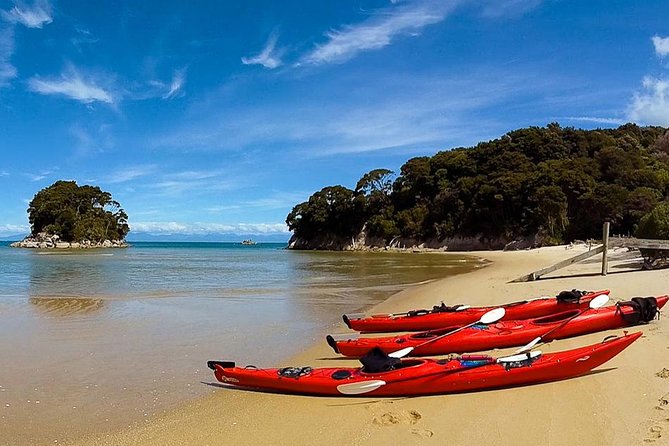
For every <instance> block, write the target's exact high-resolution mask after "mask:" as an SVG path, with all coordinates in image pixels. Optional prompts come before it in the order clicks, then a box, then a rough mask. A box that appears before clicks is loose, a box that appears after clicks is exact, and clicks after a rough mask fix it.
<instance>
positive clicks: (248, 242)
mask: <svg viewBox="0 0 669 446" xmlns="http://www.w3.org/2000/svg"><path fill="white" fill-rule="evenodd" d="M242 245H257V243H256V242H254V241H253V240H251V239H248V240H242Z"/></svg>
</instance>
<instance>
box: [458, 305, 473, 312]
mask: <svg viewBox="0 0 669 446" xmlns="http://www.w3.org/2000/svg"><path fill="white" fill-rule="evenodd" d="M471 307H472V306H471V305H460V306H459V307H457V308H456V309H455V311H465V310H468V309H470V308H471Z"/></svg>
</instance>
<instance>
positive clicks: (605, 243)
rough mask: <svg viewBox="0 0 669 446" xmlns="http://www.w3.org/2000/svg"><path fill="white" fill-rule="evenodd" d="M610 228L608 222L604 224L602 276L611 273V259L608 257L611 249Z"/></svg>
mask: <svg viewBox="0 0 669 446" xmlns="http://www.w3.org/2000/svg"><path fill="white" fill-rule="evenodd" d="M609 226H610V223H609V222H608V221H605V222H604V228H603V229H602V246H603V247H604V251H602V276H606V273H608V271H609V258H608V256H607V254H608V249H609Z"/></svg>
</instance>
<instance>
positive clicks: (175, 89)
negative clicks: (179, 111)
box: [163, 68, 186, 99]
mask: <svg viewBox="0 0 669 446" xmlns="http://www.w3.org/2000/svg"><path fill="white" fill-rule="evenodd" d="M185 81H186V68H182V69H180V70H175V71H174V75H173V76H172V82H171V83H170V89H169V91H168V92H167V93H165V94H164V95H163V99H172V98H173V97H176V96H177V95H178V94H179V93H180V92H181V88H182V87H183V85H184V83H185Z"/></svg>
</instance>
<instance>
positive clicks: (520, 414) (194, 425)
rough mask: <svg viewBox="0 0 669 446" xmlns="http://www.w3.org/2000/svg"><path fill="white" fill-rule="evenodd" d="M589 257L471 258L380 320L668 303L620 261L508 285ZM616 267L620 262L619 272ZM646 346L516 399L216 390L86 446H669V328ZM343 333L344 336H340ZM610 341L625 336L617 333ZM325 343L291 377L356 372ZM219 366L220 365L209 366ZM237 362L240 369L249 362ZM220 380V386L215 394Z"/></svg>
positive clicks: (659, 283)
mask: <svg viewBox="0 0 669 446" xmlns="http://www.w3.org/2000/svg"><path fill="white" fill-rule="evenodd" d="M583 249H584V248H580V247H577V248H574V249H570V250H566V249H565V248H564V247H555V248H542V249H539V250H533V251H520V252H507V253H502V252H481V253H474V254H476V255H480V256H481V257H485V258H487V259H490V260H492V261H493V263H492V264H491V265H489V266H487V267H485V268H481V269H479V270H476V271H474V272H471V273H467V274H463V275H459V276H454V277H449V278H447V279H444V280H440V281H436V282H433V283H430V284H426V285H423V286H420V287H417V288H411V289H408V290H405V291H403V292H400V293H398V294H396V295H394V296H392V297H391V298H389V299H388V300H386V301H385V302H383V303H381V304H380V305H378V306H377V307H375V308H374V311H376V312H384V311H402V310H406V309H410V308H428V307H431V306H432V305H434V304H437V303H439V302H440V301H441V300H445V301H446V302H447V303H448V304H455V303H469V304H475V305H479V304H495V303H504V302H509V301H513V300H517V299H520V298H525V297H532V296H539V295H555V294H556V293H557V292H559V291H561V290H566V289H572V288H578V289H588V290H595V289H605V288H608V289H611V290H612V291H613V292H612V297H613V298H614V299H616V300H618V299H629V298H630V297H633V296H649V295H660V294H666V293H669V270H659V271H636V270H635V271H631V270H630V266H629V265H628V263H629V262H627V261H623V260H620V258H621V257H624V254H623V253H617V254H614V255H613V257H614V260H613V261H612V262H611V264H610V271H611V273H610V274H609V275H608V276H606V277H602V276H599V275H597V272H598V271H599V270H600V268H601V267H600V264H599V263H597V261H596V260H595V261H591V262H586V263H582V264H578V265H573V266H571V267H569V268H566V269H563V270H560V271H558V272H557V273H554V274H553V276H559V277H554V278H547V279H544V280H540V281H537V282H529V283H513V284H510V283H507V282H508V281H509V280H511V279H513V278H515V277H518V276H520V275H522V274H525V273H528V272H530V271H532V270H536V269H538V268H541V267H543V266H547V265H550V264H551V263H554V262H556V261H559V260H562V259H564V258H567V257H570V256H572V255H576V254H578V252H579V251H581V250H583ZM615 257H619V260H618V261H615ZM639 329H641V330H643V331H644V333H645V336H644V337H642V338H641V339H640V340H639V341H638V342H636V343H635V344H633V345H632V346H631V347H630V348H629V349H628V350H626V351H624V352H623V353H622V354H621V355H619V356H618V357H616V358H614V359H613V360H612V361H610V362H609V363H607V364H605V365H604V366H603V367H600V369H599V370H605V371H604V372H602V373H597V374H593V375H589V376H585V377H581V378H577V379H572V380H568V381H562V382H557V383H549V384H542V385H536V386H529V387H522V388H516V389H506V390H496V391H488V392H479V393H473V394H462V395H445V396H431V397H419V398H395V399H373V398H357V399H353V398H317V397H304V396H292V395H275V394H264V393H259V392H249V391H239V390H231V389H223V388H218V387H212V395H211V396H210V397H207V398H204V399H202V400H200V401H197V402H195V403H193V404H191V405H188V406H186V407H184V408H181V409H178V410H175V411H173V412H170V413H168V414H166V415H165V416H162V417H159V418H156V419H153V420H149V421H147V423H146V424H144V425H140V426H133V427H132V428H130V429H127V430H125V431H122V432H114V433H107V434H100V435H99V436H96V437H94V438H88V439H84V440H83V441H79V442H78V444H95V445H100V444H109V445H126V444H127V445H130V444H132V445H136V444H151V445H153V444H161V445H177V444H179V445H181V444H193V445H205V444H209V445H224V444H244V445H245V444H274V445H284V444H285V445H291V446H295V445H307V444H319V445H358V444H359V445H362V444H365V445H369V444H402V445H407V444H408V445H411V444H435V445H441V444H449V445H480V444H483V443H487V442H493V443H494V444H512V445H536V444H542V445H574V444H578V445H621V446H622V445H626V446H627V445H635V444H669V404H666V403H665V404H662V402H661V401H660V399H661V398H662V397H663V396H664V398H665V399H669V395H667V394H669V378H661V377H658V376H656V373H657V372H660V371H661V370H662V369H663V368H667V369H669V336H668V333H669V322H668V321H667V319H666V318H663V319H661V320H660V321H659V322H658V321H654V322H653V323H652V324H651V325H649V326H646V327H641V328H635V329H632V330H631V331H636V330H639ZM341 331H342V332H344V331H345V328H344V327H343V325H342V329H341ZM612 333H619V331H613V332H612ZM612 333H597V334H594V335H589V336H584V337H580V338H575V339H569V340H563V341H556V342H553V343H552V344H549V345H546V346H544V347H543V348H542V350H544V351H547V352H549V351H559V350H564V349H568V348H572V347H576V346H581V345H585V344H588V343H594V342H598V341H600V340H601V339H602V338H604V337H605V336H606V335H608V334H612ZM332 357H334V354H333V353H332V351H331V350H330V349H329V347H327V345H326V344H325V342H319V343H318V344H317V345H315V346H314V347H312V348H311V349H309V350H307V351H305V352H303V353H302V354H300V355H299V356H298V357H295V358H292V359H291V360H290V361H287V362H286V363H285V364H284V365H312V366H332V365H333V364H341V365H347V364H355V362H351V361H348V360H336V361H335V360H331V359H317V358H332ZM212 359H222V358H212ZM228 359H239V360H240V361H238V362H241V363H243V358H228ZM213 381H214V379H213V377H212V378H211V382H213Z"/></svg>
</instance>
